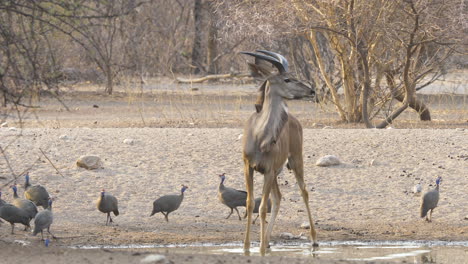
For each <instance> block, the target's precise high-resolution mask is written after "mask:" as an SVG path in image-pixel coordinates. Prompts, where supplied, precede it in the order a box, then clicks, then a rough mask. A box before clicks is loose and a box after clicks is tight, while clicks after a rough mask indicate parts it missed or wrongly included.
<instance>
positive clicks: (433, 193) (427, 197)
mask: <svg viewBox="0 0 468 264" xmlns="http://www.w3.org/2000/svg"><path fill="white" fill-rule="evenodd" d="M441 181H442V177H440V176H439V177H437V179H436V187H435V189H433V190H430V191H428V192H426V193H425V194H424V196H423V197H422V199H421V211H420V212H421V217H426V221H427V222H431V221H432V211H434V209H435V208H436V207H437V203H438V202H439V185H440V183H441ZM429 210H430V213H429V218H428V217H427V213H428V212H429Z"/></svg>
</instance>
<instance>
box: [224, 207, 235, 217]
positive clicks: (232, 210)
mask: <svg viewBox="0 0 468 264" xmlns="http://www.w3.org/2000/svg"><path fill="white" fill-rule="evenodd" d="M232 212H234V209H232V208H231V213H229V215H228V216H226V219H228V218H229V217H231V215H232Z"/></svg>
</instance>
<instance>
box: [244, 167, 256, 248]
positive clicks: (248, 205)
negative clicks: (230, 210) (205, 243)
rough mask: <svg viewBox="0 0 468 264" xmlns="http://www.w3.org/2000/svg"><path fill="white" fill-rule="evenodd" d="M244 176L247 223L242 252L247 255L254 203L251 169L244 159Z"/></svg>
mask: <svg viewBox="0 0 468 264" xmlns="http://www.w3.org/2000/svg"><path fill="white" fill-rule="evenodd" d="M244 176H245V186H246V189H247V200H246V203H245V205H246V210H247V225H246V227H247V228H246V231H245V239H244V253H245V254H246V255H248V254H249V253H250V227H251V225H252V214H253V209H254V206H255V203H254V198H253V197H254V193H253V187H254V185H253V169H252V168H251V167H250V166H249V164H248V162H247V161H246V160H244Z"/></svg>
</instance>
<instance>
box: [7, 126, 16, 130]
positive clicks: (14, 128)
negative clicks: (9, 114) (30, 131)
mask: <svg viewBox="0 0 468 264" xmlns="http://www.w3.org/2000/svg"><path fill="white" fill-rule="evenodd" d="M8 130H10V131H16V127H10V128H8Z"/></svg>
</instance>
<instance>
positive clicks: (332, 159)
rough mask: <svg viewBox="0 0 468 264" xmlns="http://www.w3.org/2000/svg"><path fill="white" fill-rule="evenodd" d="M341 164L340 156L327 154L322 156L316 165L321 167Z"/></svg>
mask: <svg viewBox="0 0 468 264" xmlns="http://www.w3.org/2000/svg"><path fill="white" fill-rule="evenodd" d="M339 164H341V161H340V160H339V159H338V157H336V156H334V155H326V156H323V157H321V158H320V159H318V160H317V162H316V163H315V165H317V166H320V167H328V166H333V165H339Z"/></svg>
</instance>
